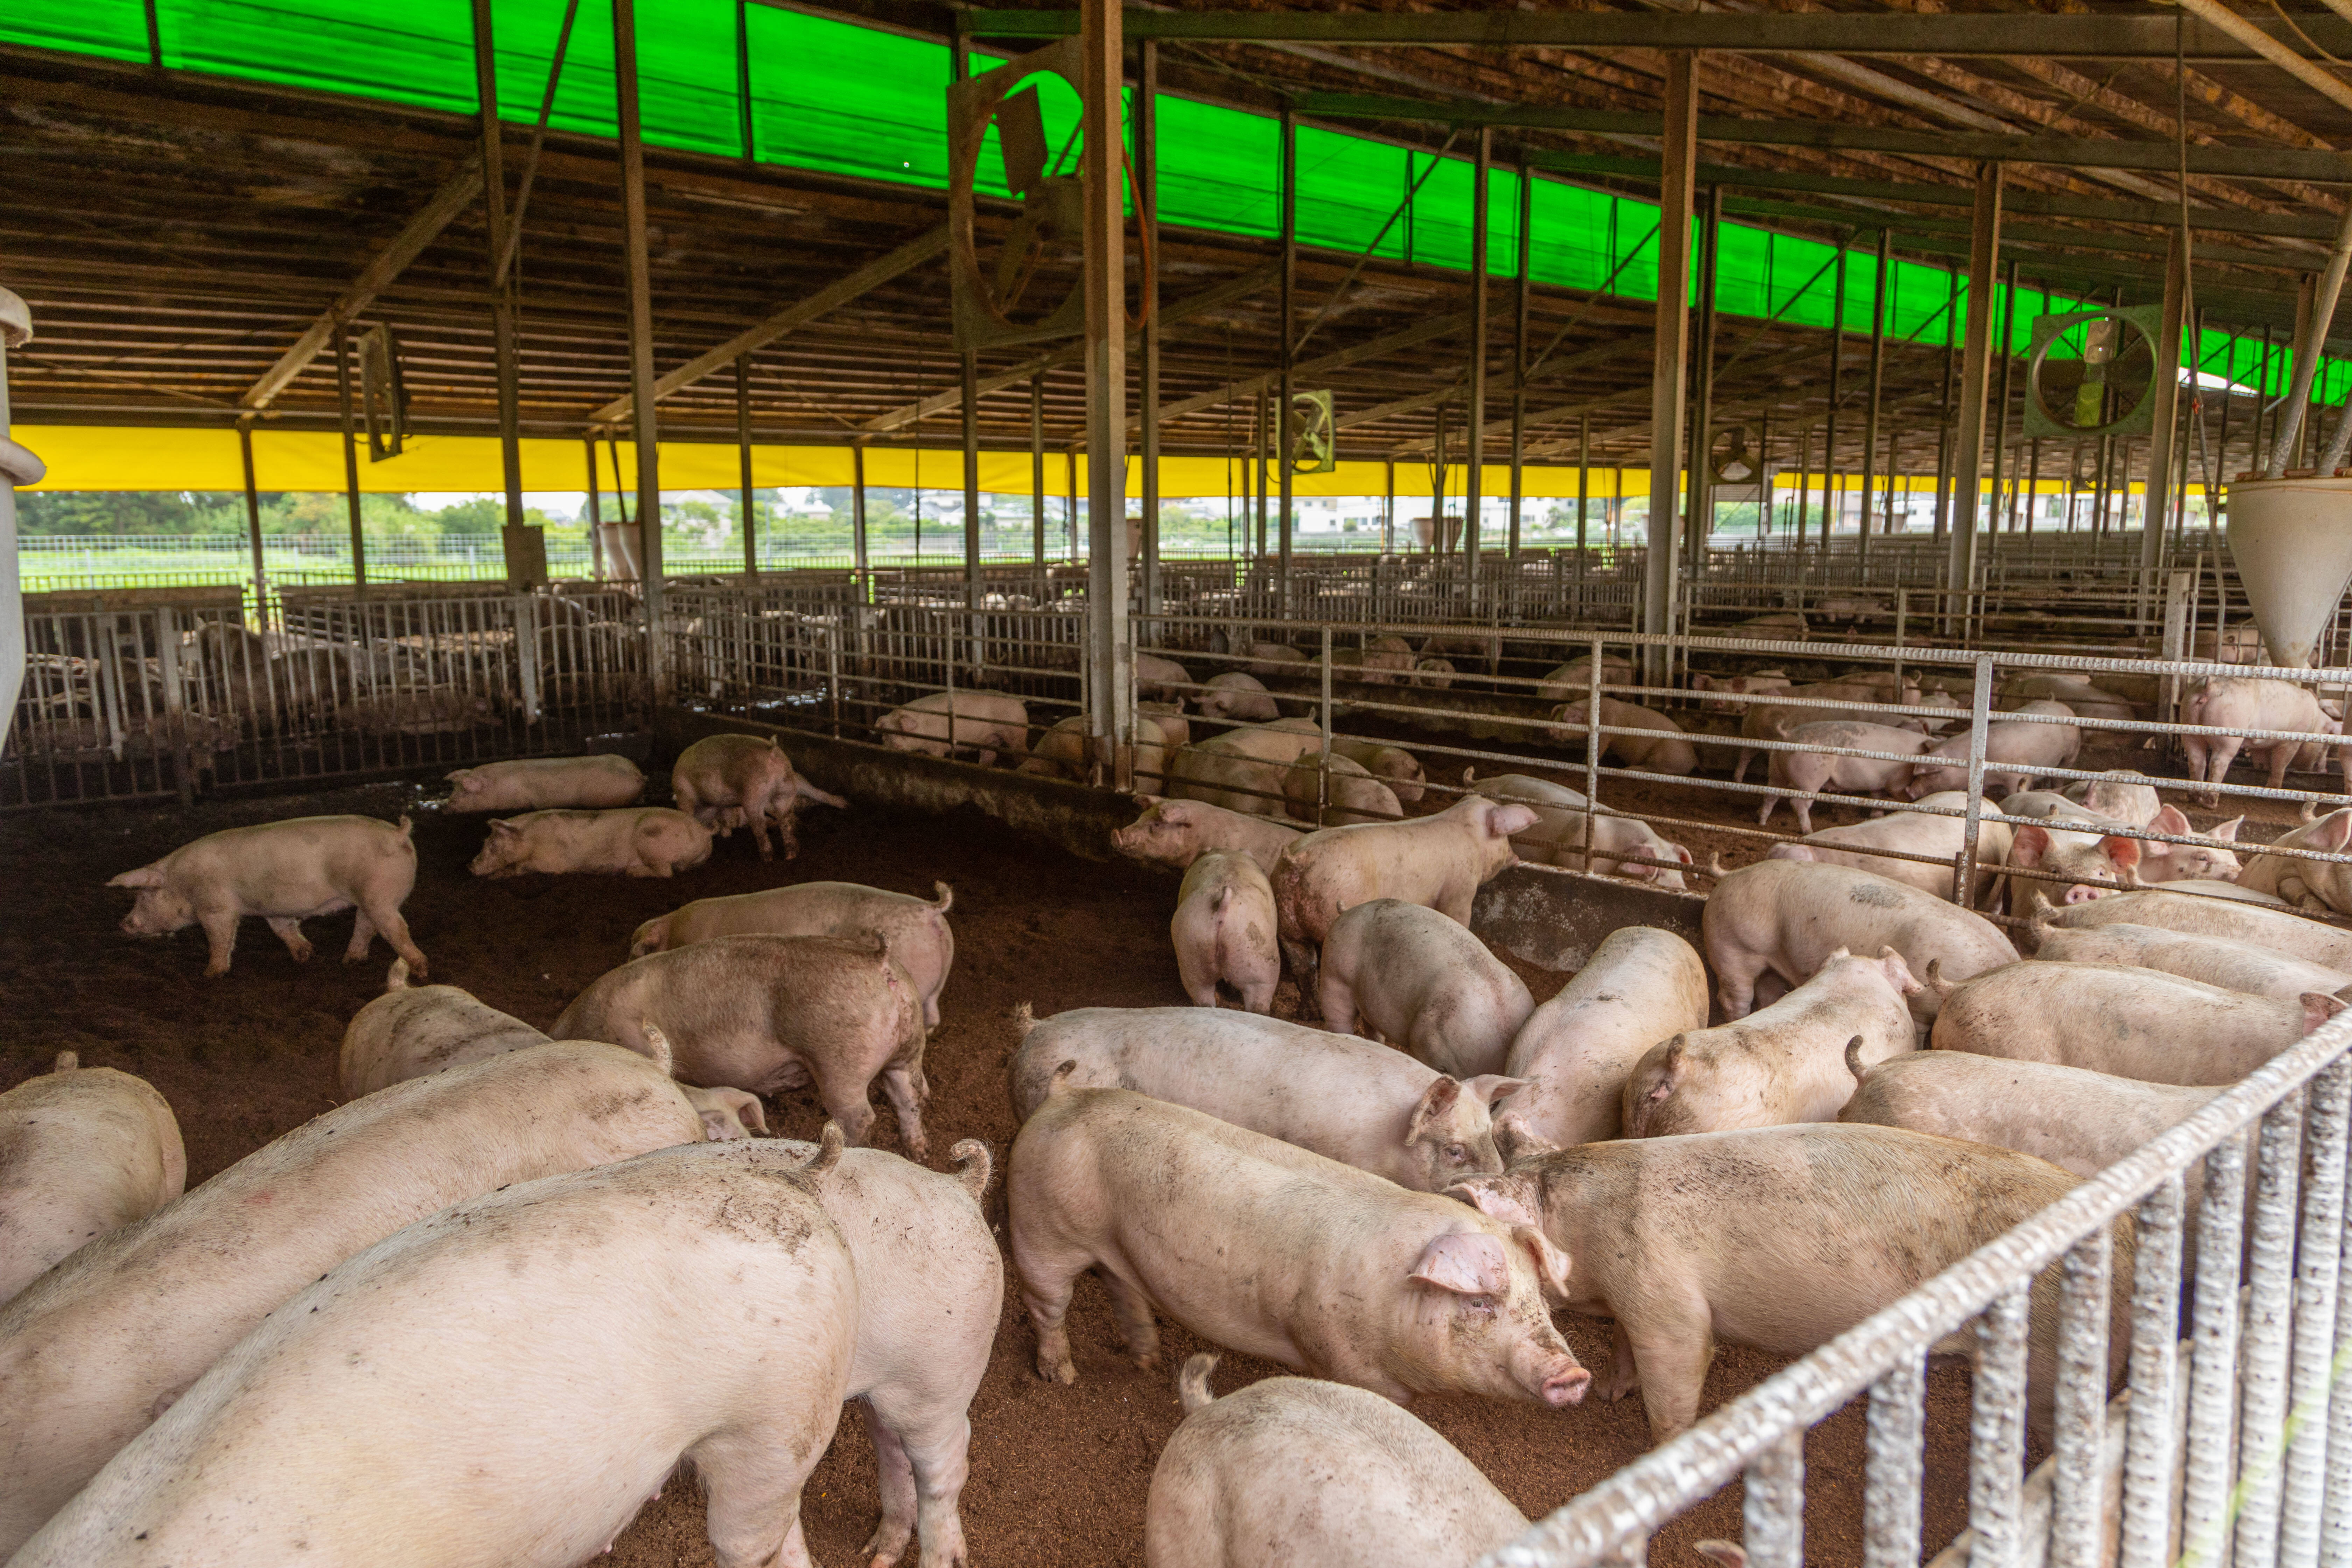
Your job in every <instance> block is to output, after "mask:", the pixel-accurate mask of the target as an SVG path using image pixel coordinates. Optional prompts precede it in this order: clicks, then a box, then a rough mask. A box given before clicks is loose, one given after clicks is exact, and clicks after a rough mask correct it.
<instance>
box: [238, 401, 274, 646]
mask: <svg viewBox="0 0 2352 1568" xmlns="http://www.w3.org/2000/svg"><path fill="white" fill-rule="evenodd" d="M236 455H237V457H238V458H241V459H242V460H243V461H244V464H245V537H246V542H247V544H248V545H249V546H251V548H252V550H253V608H254V613H255V614H256V615H257V616H261V617H262V618H263V619H264V621H265V622H266V621H267V620H268V616H269V582H268V568H267V567H266V566H265V565H264V564H263V562H262V554H261V492H260V491H259V490H258V489H257V488H256V487H255V485H254V481H253V421H252V420H250V419H240V420H238V421H237V422H236Z"/></svg>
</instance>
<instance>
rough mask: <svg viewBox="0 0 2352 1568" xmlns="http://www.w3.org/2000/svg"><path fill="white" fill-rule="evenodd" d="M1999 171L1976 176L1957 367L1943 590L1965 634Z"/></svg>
mask: <svg viewBox="0 0 2352 1568" xmlns="http://www.w3.org/2000/svg"><path fill="white" fill-rule="evenodd" d="M2001 179H2002V175H2001V165H2000V164H1999V163H1987V164H1984V165H1983V166H1982V167H1980V168H1979V170H1978V171H1977V199H1976V206H1975V208H1974V209H1973V210H1974V216H1973V217H1972V218H1971V220H1970V223H1969V314H1968V321H1967V324H1966V325H1965V327H1964V328H1963V329H1962V330H1963V332H1964V334H1965V337H1966V347H1965V352H1964V353H1963V354H1962V357H1961V363H1960V421H1959V430H1958V448H1957V450H1956V452H1955V454H1954V457H1953V461H1952V485H1953V499H1954V500H1955V501H1956V503H1957V504H1956V505H1955V506H1954V508H1953V510H1952V537H1951V541H1950V553H1949V555H1948V557H1947V558H1946V561H1945V577H1946V581H1945V584H1944V586H1945V589H1946V590H1947V591H1948V592H1949V593H1951V594H1954V595H1960V599H1959V604H1960V605H1961V608H1962V613H1963V618H1962V620H1961V623H1960V624H1961V626H1962V627H1963V628H1964V629H1965V627H1966V626H1967V625H1968V621H1967V618H1966V611H1967V606H1968V605H1969V604H1970V603H1971V602H1972V601H1971V599H1970V597H1969V595H1973V594H1974V592H1975V589H1976V581H1977V519H1978V518H1979V516H1980V515H1982V511H1981V506H1982V499H1983V498H1982V496H1981V494H1980V493H1979V490H1980V486H1981V484H1982V481H1983V479H1984V444H1985V415H1986V412H1987V409H1986V403H1987V401H1988V399H1989V398H1990V395H1991V374H1992V357H1991V356H1992V326H1993V321H1995V319H1996V309H1995V302H1994V300H1993V295H1994V293H1995V292H1996V291H1997V290H1998V289H1999V286H2000V285H1999V279H2000V196H2001Z"/></svg>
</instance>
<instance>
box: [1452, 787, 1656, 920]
mask: <svg viewBox="0 0 2352 1568" xmlns="http://www.w3.org/2000/svg"><path fill="white" fill-rule="evenodd" d="M1463 782H1464V783H1465V784H1468V785H1469V786H1470V789H1471V791H1472V792H1473V793H1474V794H1477V795H1485V796H1486V798H1487V799H1489V800H1507V801H1517V802H1518V803H1519V804H1521V805H1528V806H1532V807H1533V808H1534V809H1535V813H1536V821H1535V825H1534V826H1532V827H1529V828H1528V830H1527V831H1525V832H1523V833H1516V834H1513V835H1512V836H1511V848H1512V849H1513V850H1514V851H1515V852H1517V855H1518V857H1519V858H1520V859H1522V860H1526V861H1529V862H1532V863H1533V864H1535V865H1538V866H1559V867H1561V868H1565V869H1567V870H1570V871H1581V870H1583V869H1584V868H1585V865H1584V836H1585V832H1586V817H1587V816H1588V815H1589V814H1588V813H1587V811H1586V810H1585V800H1584V795H1583V792H1581V791H1580V790H1573V789H1570V788H1569V787H1568V786H1567V785H1566V784H1554V783H1552V782H1551V781H1550V780H1549V779H1539V778H1537V777H1535V776H1533V775H1532V774H1528V773H1497V774H1496V775H1495V776H1494V777H1493V778H1490V779H1482V778H1478V777H1476V775H1475V772H1473V773H1465V775H1464V778H1463ZM1591 834H1592V870H1593V871H1594V872H1595V873H1596V874H1597V875H1600V876H1603V877H1630V878H1632V879H1634V880H1635V881H1640V882H1652V883H1654V884H1656V885H1657V886H1658V887H1660V888H1663V889H1666V890H1667V891H1669V892H1675V893H1679V892H1683V891H1685V889H1686V888H1687V886H1688V884H1686V883H1685V881H1684V880H1683V874H1682V873H1681V872H1680V871H1679V870H1676V869H1675V868H1674V866H1675V865H1676V864H1679V865H1683V866H1687V865H1689V864H1691V852H1690V850H1689V849H1688V847H1685V846H1684V845H1680V844H1676V843H1675V842H1674V841H1673V840H1672V839H1669V838H1665V837H1661V836H1660V835H1659V833H1658V830H1657V829H1656V828H1654V827H1652V826H1650V825H1649V824H1648V823H1646V822H1644V821H1643V820H1642V819H1641V818H1640V817H1638V816H1613V815H1612V814H1610V813H1608V812H1605V811H1604V812H1602V813H1601V815H1599V816H1592V817H1591ZM1628 855H1639V856H1641V857H1642V858H1643V859H1646V860H1659V861H1665V862H1668V863H1669V864H1666V865H1659V866H1643V865H1634V864H1632V863H1631V862H1629V861H1626V860H1624V859H1622V858H1621V857H1623V856H1628Z"/></svg>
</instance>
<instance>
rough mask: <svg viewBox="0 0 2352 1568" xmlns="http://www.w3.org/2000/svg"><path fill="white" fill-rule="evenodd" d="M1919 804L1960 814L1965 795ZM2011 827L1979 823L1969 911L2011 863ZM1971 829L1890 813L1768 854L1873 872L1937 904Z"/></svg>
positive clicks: (1948, 892)
mask: <svg viewBox="0 0 2352 1568" xmlns="http://www.w3.org/2000/svg"><path fill="white" fill-rule="evenodd" d="M1919 804H1920V805H1928V806H1937V807H1940V808H1942V809H1943V810H1945V811H1952V812H1964V811H1966V810H1967V809H1968V804H1969V797H1968V795H1966V794H1965V793H1963V792H1961V791H1958V790H1951V791H1947V792H1946V793H1944V794H1942V795H1928V796H1926V797H1925V798H1924V799H1922V800H1921V801H1920V802H1919ZM2010 831H2011V830H2010V826H2009V824H2007V823H2005V822H1979V824H1977V874H1976V879H1975V883H1974V886H1973V887H1972V889H1970V892H1969V906H1970V907H1971V908H1973V907H1975V906H1976V905H1978V904H1979V903H1981V902H1982V901H1983V900H1984V894H1985V891H1986V889H1989V888H1990V886H1991V885H1992V881H1993V877H1994V873H1995V871H1996V869H1997V868H1999V867H2000V864H2001V863H2002V862H2003V861H2005V860H2007V859H2008V858H2009V849H2010ZM1968 837H1969V825H1968V821H1967V819H1966V818H1965V817H1962V816H1930V815H1928V814H1927V813H1926V812H1919V811H1896V812H1889V813H1888V814H1887V815H1886V816H1877V817H1873V818H1871V819H1870V820H1869V821H1867V822H1857V823H1853V824H1852V825H1850V826H1844V827H1824V828H1822V829H1820V830H1819V831H1817V832H1813V833H1809V834H1807V835H1805V841H1804V842H1803V843H1801V844H1775V845H1774V846H1772V847H1771V848H1770V849H1769V850H1768V851H1766V853H1765V857H1764V858H1766V859H1768V860H1813V861H1818V862H1820V863H1821V864H1822V865H1825V866H1851V867H1853V868H1854V869H1856V870H1858V871H1872V872H1875V873H1876V874H1877V875H1879V876H1881V877H1885V878H1886V879H1888V880H1890V881H1895V882H1903V883H1906V884H1908V885H1909V886H1911V887H1914V888H1916V889H1919V890H1920V891H1921V892H1924V893H1933V894H1935V895H1936V897H1937V898H1939V899H1948V898H1950V897H1951V896H1952V878H1953V876H1954V872H1953V870H1952V866H1951V857H1952V856H1955V855H1958V853H1959V852H1960V850H1961V849H1962V848H1963V847H1965V846H1966V845H1967V843H1968ZM1873 849H1895V850H1900V851H1901V852H1903V853H1905V854H1906V855H1933V856H1936V857H1937V858H1938V859H1939V860H1940V861H1941V862H1942V863H1941V864H1938V865H1930V864H1928V863H1927V862H1924V861H1919V860H1896V859H1893V858H1889V857H1887V856H1885V855H1874V854H1871V853H1870V852H1869V851H1870V850H1873Z"/></svg>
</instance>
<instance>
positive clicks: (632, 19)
mask: <svg viewBox="0 0 2352 1568" xmlns="http://www.w3.org/2000/svg"><path fill="white" fill-rule="evenodd" d="M613 103H614V110H615V114H616V118H617V119H618V121H619V122H620V125H619V131H620V142H621V231H622V239H623V245H622V254H623V257H624V258H625V260H626V263H627V267H626V271H627V276H628V289H629V420H630V423H631V424H632V425H633V426H635V435H636V445H637V535H638V546H637V552H638V559H639V560H640V562H641V563H643V564H642V568H641V569H642V572H643V574H644V584H643V587H644V592H645V598H646V680H647V682H648V683H649V684H650V685H651V686H652V688H653V700H654V701H655V702H656V703H660V702H662V701H664V700H667V697H668V695H669V671H668V669H667V663H668V659H667V647H666V645H665V641H664V638H663V635H662V537H661V524H662V517H661V457H660V453H659V451H658V449H657V447H656V441H657V439H658V432H657V430H656V416H655V407H654V291H653V276H652V272H651V266H652V258H651V256H650V254H649V251H650V247H649V245H648V242H647V239H646V143H645V138H644V134H643V125H642V123H641V121H640V120H639V116H638V108H637V8H636V0H613ZM614 478H615V482H617V480H618V476H617V475H616V476H614Z"/></svg>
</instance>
